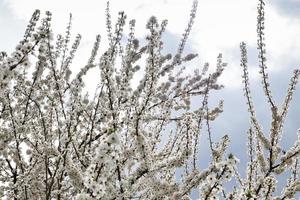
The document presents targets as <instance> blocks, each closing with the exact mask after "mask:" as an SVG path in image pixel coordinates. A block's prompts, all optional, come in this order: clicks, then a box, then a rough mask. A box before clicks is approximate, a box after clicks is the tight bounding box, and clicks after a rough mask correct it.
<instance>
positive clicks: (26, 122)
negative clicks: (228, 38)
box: [0, 0, 300, 200]
mask: <svg viewBox="0 0 300 200" xmlns="http://www.w3.org/2000/svg"><path fill="white" fill-rule="evenodd" d="M197 4H198V2H197V1H196V0H195V1H194V2H193V6H192V10H191V14H190V18H189V22H188V26H187V28H186V29H185V31H184V33H183V35H182V40H181V41H180V43H179V47H178V50H177V52H176V53H175V55H172V54H169V53H168V54H164V53H163V51H162V50H163V48H164V43H163V41H162V35H163V34H164V32H165V30H166V26H167V20H163V21H162V22H161V23H159V21H158V19H157V18H156V17H151V18H150V19H149V21H148V23H147V24H146V28H147V30H148V31H149V34H148V35H147V36H146V39H145V42H140V41H139V39H137V38H136V36H135V20H130V21H129V33H128V35H127V36H126V37H124V35H126V33H125V32H126V29H125V27H126V26H125V24H126V19H127V17H126V15H125V13H124V12H119V17H118V18H117V21H116V23H115V26H113V25H112V20H111V16H110V12H109V4H107V8H106V28H107V39H108V41H109V46H108V47H107V49H106V50H105V51H104V52H103V53H102V54H100V55H98V54H99V45H100V38H101V37H100V35H98V36H96V40H95V43H94V46H93V48H92V51H91V56H90V58H89V59H88V60H87V64H86V65H85V66H83V67H82V68H81V69H80V70H79V72H78V73H77V74H76V75H75V76H71V73H72V71H71V65H72V60H73V59H74V57H75V53H76V51H77V49H78V47H79V45H80V41H81V35H77V36H76V37H75V39H74V42H73V43H71V41H72V38H71V28H72V23H71V22H72V15H70V21H69V22H68V25H67V28H66V32H65V34H62V35H57V37H56V38H54V37H53V33H52V30H51V18H52V17H51V13H50V12H46V14H45V17H44V18H42V19H41V20H40V11H36V12H34V14H33V16H32V18H31V19H30V22H29V25H28V27H27V29H26V31H25V35H24V38H23V39H22V41H21V42H20V43H19V44H18V45H17V47H16V49H15V51H14V52H13V53H12V54H11V56H8V54H7V53H5V52H0V198H4V199H25V200H29V199H47V200H50V199H57V200H62V199H73V198H75V199H77V200H91V199H189V195H190V194H191V192H192V191H193V190H195V189H197V190H198V191H199V198H200V199H219V198H224V199H261V198H265V199H271V198H272V197H274V193H275V192H276V190H277V189H278V186H277V185H278V184H277V181H276V176H277V175H278V174H282V173H283V172H286V171H291V177H290V178H289V180H288V181H287V184H286V186H285V187H284V189H283V192H282V194H281V196H280V197H275V199H287V198H292V197H294V196H295V194H296V192H298V191H299V189H300V182H299V179H298V171H299V161H298V157H299V153H300V142H299V141H300V138H298V140H297V141H296V143H295V145H294V146H293V147H292V148H291V149H289V150H287V151H286V152H284V151H283V149H282V148H281V147H280V145H279V143H280V139H281V135H282V134H281V132H282V128H283V124H284V119H285V117H286V115H287V112H288V107H289V104H290V102H291V99H292V96H293V92H294V90H295V86H296V83H297V80H298V77H299V75H300V71H299V70H296V71H295V74H294V76H293V77H292V79H291V84H290V87H289V89H288V94H287V96H286V99H285V102H284V104H283V107H282V109H281V111H280V110H279V108H277V106H276V105H275V103H274V101H273V100H272V97H271V94H270V89H269V84H268V76H267V72H266V63H265V61H266V59H265V49H264V46H265V45H264V37H263V30H264V2H263V1H262V0H260V1H259V7H258V8H259V17H258V46H259V51H260V54H259V56H260V68H261V73H262V77H263V87H264V89H265V92H266V96H267V97H268V101H269V103H270V106H271V112H272V117H273V121H272V124H271V129H270V137H269V138H268V137H267V136H265V134H264V133H263V131H262V128H261V126H260V124H259V122H258V120H257V119H256V116H255V110H254V104H253V102H252V99H251V92H250V87H249V78H248V70H247V50H246V44H245V43H242V44H241V52H242V59H241V66H242V67H243V72H244V75H243V78H244V84H245V95H246V97H247V103H248V107H249V112H250V114H251V128H250V129H249V134H248V138H249V142H248V153H249V157H250V159H249V163H248V168H247V177H246V178H245V179H243V178H242V177H241V176H240V175H239V173H238V171H237V164H238V159H237V158H236V157H235V156H234V155H233V154H231V153H229V154H228V153H227V148H228V145H229V137H228V136H227V135H225V136H224V137H222V138H221V139H220V141H219V142H214V141H213V140H212V130H211V127H210V122H211V121H213V120H215V119H216V118H217V117H218V116H219V114H220V113H221V112H222V111H223V101H222V100H221V101H220V102H219V104H218V105H216V106H215V107H214V108H209V106H208V102H209V94H210V92H211V91H212V90H220V89H221V88H222V87H223V86H222V85H220V84H218V79H219V77H220V76H221V74H222V72H223V70H224V68H225V67H226V63H224V62H223V59H222V55H221V54H219V55H218V57H217V63H216V70H215V71H213V70H208V67H209V64H208V63H206V64H205V65H204V66H203V68H202V69H201V70H199V69H195V70H194V72H193V74H188V73H186V72H185V66H184V65H185V64H186V63H187V62H189V61H191V60H193V59H194V58H195V57H197V54H194V53H190V54H186V55H184V48H185V44H186V42H187V39H188V36H189V34H190V31H191V28H192V25H193V22H194V18H195V14H196V10H197ZM124 38H126V40H125V39H124ZM101 40H102V39H101ZM140 44H143V46H141V45H140ZM97 60H98V61H99V62H97ZM94 67H98V69H99V79H98V80H96V81H98V82H97V83H95V84H97V89H96V91H95V95H94V97H93V98H91V97H89V95H88V94H83V89H84V81H83V78H84V76H85V75H87V73H88V72H89V70H90V69H92V68H94ZM141 68H142V69H143V70H141V71H142V72H141V71H139V70H140V69H141ZM209 71H210V73H209ZM136 80H139V82H138V84H137V85H133V84H134V83H136ZM194 96H196V97H197V99H198V102H199V104H198V105H195V108H194V109H191V101H192V98H193V97H194ZM205 126H206V129H207V132H208V142H209V147H210V149H209V150H210V154H211V161H210V162H209V163H208V165H207V168H206V169H202V170H201V169H200V168H199V162H200V161H199V160H198V157H199V144H200V138H201V137H200V135H201V134H202V133H203V132H205V130H204V129H205ZM178 171H182V173H181V174H180V175H181V179H180V180H178V179H177V177H176V176H175V174H176V173H178ZM232 179H233V181H234V182H235V183H237V185H236V187H235V188H234V189H233V190H232V191H230V188H228V187H226V183H227V182H229V181H232Z"/></svg>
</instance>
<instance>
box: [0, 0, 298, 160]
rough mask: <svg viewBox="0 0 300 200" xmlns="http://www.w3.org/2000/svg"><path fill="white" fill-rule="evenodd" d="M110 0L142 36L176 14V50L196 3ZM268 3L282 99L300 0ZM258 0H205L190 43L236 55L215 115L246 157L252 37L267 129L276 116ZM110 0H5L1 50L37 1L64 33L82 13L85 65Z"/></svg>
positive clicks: (272, 62) (217, 128)
mask: <svg viewBox="0 0 300 200" xmlns="http://www.w3.org/2000/svg"><path fill="white" fill-rule="evenodd" d="M110 2H111V11H112V12H111V14H112V17H113V19H115V17H116V15H117V12H118V11H120V10H123V11H125V12H126V13H127V16H128V18H129V19H132V18H134V19H136V20H137V30H136V34H137V36H138V37H143V35H144V34H145V28H144V27H145V23H146V21H147V19H148V18H149V17H150V16H152V15H155V16H157V17H158V19H161V20H162V19H168V20H169V23H168V27H167V30H168V31H167V33H166V40H167V49H169V50H172V49H174V48H176V47H177V44H178V42H179V40H180V34H182V32H183V30H184V29H185V27H186V23H187V20H188V15H189V11H190V7H191V5H192V0H111V1H110ZM266 3H267V6H266V44H267V58H268V60H267V63H268V67H269V71H270V74H271V88H272V89H273V90H274V91H273V93H274V96H275V100H276V102H278V103H280V104H281V102H282V101H283V98H284V95H285V91H286V88H287V85H288V81H289V78H290V76H291V75H292V71H293V69H295V68H297V67H298V68H299V67H300V56H299V55H300V37H299V35H300V26H299V24H300V1H299V0H272V1H271V0H268V1H266ZM256 5H257V1H255V0H226V1H224V0H199V5H198V13H197V18H196V21H195V24H194V27H193V31H192V33H191V37H190V38H189V40H188V48H187V50H188V51H190V52H193V53H199V58H198V62H199V66H202V64H203V63H204V62H210V63H211V64H214V63H215V60H216V59H215V58H216V56H217V55H218V53H223V57H224V60H225V61H226V62H227V63H228V67H227V69H226V71H225V73H224V75H223V77H222V83H224V84H225V89H224V90H223V91H221V92H220V93H219V94H218V95H214V96H213V97H212V98H213V99H212V101H211V105H212V106H213V105H214V104H215V103H217V101H218V99H220V98H223V99H224V100H225V107H224V113H223V114H222V115H221V116H220V118H219V119H218V120H217V121H216V122H214V124H213V133H214V134H215V138H219V137H221V136H222V135H223V134H229V135H230V137H231V140H232V144H231V149H232V151H234V152H236V154H238V156H241V157H242V158H241V161H242V162H243V161H244V160H245V159H244V158H243V157H245V155H246V151H245V150H246V149H245V143H246V136H245V134H246V130H247V129H248V128H249V118H248V114H247V110H246V106H245V99H244V97H243V92H242V88H241V78H240V76H241V70H240V66H239V60H240V57H239V56H240V55H239V52H240V50H239V43H240V42H241V41H246V42H247V44H248V51H249V63H250V69H249V71H250V73H251V83H252V84H251V86H252V90H253V92H254V100H255V105H256V107H257V112H258V117H259V119H260V120H261V121H262V124H263V126H264V128H265V129H266V130H268V128H269V125H268V122H269V119H270V116H269V115H266V113H268V112H266V111H268V110H267V109H266V105H267V104H266V100H265V98H264V96H263V93H262V89H261V87H260V82H259V81H260V80H259V75H258V73H257V72H258V64H257V56H258V53H257V50H256V18H257V10H256ZM105 7H106V0H84V1H79V0H64V1H62V0H49V1H46V0H0V30H1V31H0V38H1V41H0V50H7V51H11V50H12V49H13V48H14V47H15V45H16V44H17V42H18V41H19V40H20V38H21V37H22V35H23V31H24V30H25V27H26V25H27V21H28V20H29V19H30V16H31V14H32V13H33V11H34V10H35V9H40V10H41V11H46V10H49V11H51V12H52V13H53V25H54V31H55V32H56V33H63V32H64V28H65V26H66V24H67V22H68V15H69V13H70V12H71V13H72V14H73V18H74V20H73V34H74V35H75V33H81V34H82V36H83V40H82V44H81V46H80V51H79V54H78V56H77V57H75V58H76V59H77V60H75V63H76V64H77V65H83V64H85V63H86V60H87V58H88V55H89V53H90V49H91V47H92V44H93V42H94V38H95V35H96V34H98V33H100V34H101V35H102V36H104V38H105V33H106V29H105ZM104 43H105V42H104ZM90 84H92V83H90ZM88 85H89V84H88ZM298 88H299V87H298ZM299 99H300V92H297V93H296V96H295V99H294V101H293V104H292V109H291V112H290V115H289V118H288V121H287V126H286V128H285V135H284V136H285V139H284V144H285V145H286V146H288V145H290V144H292V143H293V140H294V138H295V136H296V130H297V128H299V126H297V124H300V117H299V113H300V106H299V104H298V103H297V102H299ZM194 103H195V104H196V103H197V102H194ZM203 139H204V138H203ZM204 142H205V141H204Z"/></svg>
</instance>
